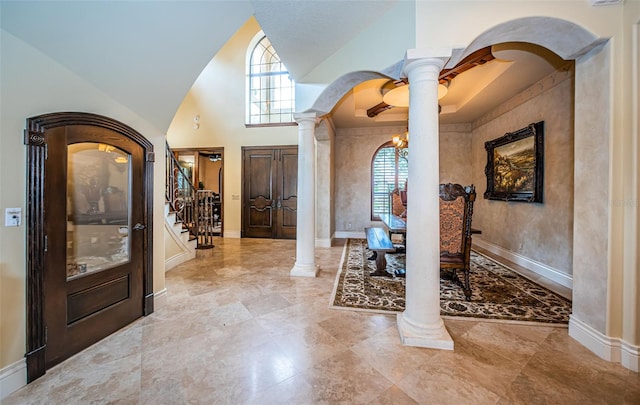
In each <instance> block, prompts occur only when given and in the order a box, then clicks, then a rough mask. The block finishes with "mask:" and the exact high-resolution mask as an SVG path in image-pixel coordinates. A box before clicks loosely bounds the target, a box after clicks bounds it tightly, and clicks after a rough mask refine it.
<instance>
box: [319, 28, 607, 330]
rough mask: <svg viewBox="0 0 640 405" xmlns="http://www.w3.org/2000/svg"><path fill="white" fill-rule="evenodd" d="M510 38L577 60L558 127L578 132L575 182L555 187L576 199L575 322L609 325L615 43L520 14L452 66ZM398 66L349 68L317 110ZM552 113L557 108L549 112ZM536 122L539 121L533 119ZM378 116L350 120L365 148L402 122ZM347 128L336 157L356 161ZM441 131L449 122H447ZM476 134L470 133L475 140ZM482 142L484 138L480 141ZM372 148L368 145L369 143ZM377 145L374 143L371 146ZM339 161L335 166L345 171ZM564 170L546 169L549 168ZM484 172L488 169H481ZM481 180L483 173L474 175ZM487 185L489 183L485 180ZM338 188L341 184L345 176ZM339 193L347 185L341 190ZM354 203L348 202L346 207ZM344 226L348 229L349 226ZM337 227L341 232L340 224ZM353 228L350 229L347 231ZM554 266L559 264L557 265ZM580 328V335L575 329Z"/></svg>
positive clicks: (572, 232)
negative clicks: (368, 121) (568, 104)
mask: <svg viewBox="0 0 640 405" xmlns="http://www.w3.org/2000/svg"><path fill="white" fill-rule="evenodd" d="M553 32H559V33H560V32H561V33H562V35H550V33H553ZM504 43H526V44H532V45H534V46H538V47H541V48H544V49H546V50H548V51H550V52H553V53H555V54H556V55H558V56H560V57H561V58H562V59H564V60H566V61H574V62H575V77H574V80H573V83H571V84H570V87H571V88H570V97H571V98H572V100H573V102H574V106H573V107H572V108H570V111H569V113H570V115H571V120H570V121H569V123H570V125H569V126H568V127H565V128H562V129H559V131H571V132H572V133H573V134H575V139H573V138H572V140H571V144H570V145H569V146H568V147H569V148H570V149H572V153H573V160H572V165H571V166H570V171H571V172H572V174H573V175H574V179H573V186H572V187H566V188H565V190H561V188H562V183H558V187H557V189H556V190H555V191H556V192H558V193H564V194H563V196H561V198H563V197H564V198H565V199H566V200H568V201H571V202H573V201H575V202H576V204H575V208H574V207H571V217H570V218H569V220H568V221H567V223H566V225H565V226H566V227H570V229H568V230H567V231H568V232H565V235H567V236H566V239H567V240H566V242H568V246H569V248H570V249H572V251H571V252H570V253H569V254H568V257H566V258H565V259H567V260H568V263H569V266H570V269H571V271H572V274H569V275H568V276H566V277H564V278H565V279H566V280H567V281H568V283H569V285H571V286H572V288H573V317H574V319H573V321H574V323H573V325H574V326H575V325H577V323H575V320H576V319H581V320H584V321H585V322H586V323H587V324H588V325H589V327H591V328H594V329H595V330H597V331H599V332H601V333H605V332H606V321H607V308H608V305H607V300H608V298H607V297H608V292H607V286H608V283H609V279H608V277H609V276H608V268H609V265H608V258H609V252H608V246H609V241H608V238H607V235H608V234H609V226H610V225H609V214H608V202H609V199H610V197H609V194H610V184H609V179H608V173H609V172H610V166H611V162H610V151H609V143H610V136H611V133H610V128H609V127H610V125H609V122H610V117H611V111H610V108H611V107H610V87H611V83H610V80H611V79H610V77H609V76H610V73H609V59H610V53H611V51H610V46H609V44H608V42H607V41H606V40H604V39H601V38H598V37H596V36H595V35H593V34H592V33H590V32H588V31H587V30H585V29H584V28H582V27H580V26H578V25H576V24H573V23H571V22H568V21H564V20H560V19H556V18H547V17H531V18H523V19H518V20H513V21H509V22H506V23H504V24H501V25H498V26H496V27H493V28H491V29H489V30H488V31H486V32H485V33H483V34H481V35H480V36H478V38H476V39H475V40H474V41H473V42H472V43H471V44H470V45H469V46H468V47H467V48H465V49H464V50H462V51H458V52H454V57H452V58H451V60H450V61H449V62H448V63H447V64H446V65H445V68H452V67H454V66H456V64H457V63H458V62H459V61H461V60H463V59H464V58H466V57H467V56H469V55H471V54H473V53H474V52H476V51H478V50H479V49H482V48H484V47H488V46H494V45H498V44H504ZM394 73H396V75H394V74H387V75H385V74H382V73H375V72H354V73H352V74H350V75H345V76H343V77H341V78H340V79H338V80H336V81H335V82H334V83H332V84H331V85H330V86H329V87H328V88H327V89H326V90H325V92H323V93H322V94H321V95H320V97H319V98H318V100H316V102H315V103H314V105H313V108H312V110H314V111H316V112H318V113H321V114H322V113H329V112H331V111H332V110H333V108H334V106H336V105H337V104H338V103H339V102H338V100H337V99H340V100H344V98H340V97H342V95H345V94H347V93H348V92H349V90H351V89H352V88H353V87H354V85H355V84H358V83H362V82H363V81H365V80H369V79H371V78H382V77H385V76H386V77H393V78H396V79H397V78H398V77H399V75H397V71H395V72H394ZM549 113H550V114H552V112H549ZM532 122H533V121H532ZM386 125H387V126H385V124H382V123H378V124H377V125H371V127H370V128H366V132H368V134H366V135H365V134H363V133H362V132H363V131H362V130H360V129H356V128H349V129H348V131H347V132H349V133H351V134H353V135H354V137H355V138H354V142H356V143H358V144H359V145H360V149H361V150H364V149H366V148H364V147H363V143H359V142H360V138H358V137H361V138H362V139H363V140H364V139H365V137H366V138H367V139H369V140H370V141H371V142H374V139H379V143H378V144H377V145H376V146H379V145H380V144H382V143H383V142H385V141H387V140H388V139H389V134H390V133H392V132H393V131H396V132H397V131H400V130H401V129H398V128H392V126H396V127H397V126H398V123H397V122H394V123H392V124H386ZM518 128H519V126H517V125H516V124H513V128H512V130H517V129H518ZM450 130H451V132H465V131H466V132H473V131H472V128H462V127H461V126H458V127H455V128H450ZM340 134H341V129H340V127H339V126H337V141H336V160H337V161H344V160H348V161H349V166H348V167H349V169H351V168H352V166H353V164H352V162H353V159H352V158H353V148H351V147H349V146H347V145H346V142H345V143H344V144H343V143H341V142H340ZM500 135H503V133H501V132H496V133H493V134H490V135H487V136H491V137H494V138H496V137H498V136H500ZM441 139H442V130H441ZM469 142H471V141H469ZM480 148H482V145H480ZM365 152H366V151H365ZM369 152H370V151H369ZM485 162H486V161H482V162H479V163H476V166H478V167H474V168H473V169H474V171H475V172H476V173H477V172H478V170H479V171H480V176H484V173H482V169H483V168H484V165H485ZM339 171H340V170H339V169H336V173H338V176H339ZM350 175H351V176H353V177H356V178H359V176H358V173H355V172H353V171H350ZM551 175H557V173H556V174H554V173H549V172H547V176H551ZM481 178H482V177H481ZM471 180H472V181H474V182H477V180H476V178H473V179H471ZM478 185H479V186H483V185H484V184H478ZM337 186H338V188H339V187H340V184H339V183H338V185H337ZM336 195H340V191H337V192H336ZM341 209H345V207H342V206H341V205H340V201H337V203H336V212H337V213H336V221H335V226H336V230H337V231H340V230H341V227H342V226H343V225H345V224H343V223H341V221H342V222H345V223H346V221H345V220H343V219H342V218H341V217H340V215H339V213H340V210H341ZM347 211H348V209H347ZM348 225H350V228H352V229H357V227H358V226H359V224H352V223H349V224H348ZM344 230H345V231H346V230H347V229H344ZM337 233H338V232H337ZM345 234H346V232H345ZM551 270H553V269H551ZM572 336H573V335H572Z"/></svg>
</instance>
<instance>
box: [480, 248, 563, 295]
mask: <svg viewBox="0 0 640 405" xmlns="http://www.w3.org/2000/svg"><path fill="white" fill-rule="evenodd" d="M473 244H474V245H476V246H478V247H480V248H483V249H486V250H488V251H489V252H491V253H493V254H495V255H498V256H500V257H502V258H505V259H507V260H509V261H511V262H513V263H515V264H517V265H518V266H522V267H524V268H525V269H527V270H530V271H532V272H534V273H536V274H539V275H541V276H542V277H545V278H548V279H549V280H552V281H554V282H556V283H558V284H560V285H563V286H565V287H567V288H573V277H572V276H571V275H569V274H566V273H564V272H562V271H560V270H558V269H554V268H553V267H550V266H547V265H546V264H543V263H540V262H537V261H535V260H531V259H529V258H528V257H525V256H522V255H520V254H518V253H515V252H512V251H510V250H507V249H504V248H502V247H500V246H498V245H494V244H493V243H491V242H487V241H485V240H483V239H482V238H478V237H475V238H473Z"/></svg>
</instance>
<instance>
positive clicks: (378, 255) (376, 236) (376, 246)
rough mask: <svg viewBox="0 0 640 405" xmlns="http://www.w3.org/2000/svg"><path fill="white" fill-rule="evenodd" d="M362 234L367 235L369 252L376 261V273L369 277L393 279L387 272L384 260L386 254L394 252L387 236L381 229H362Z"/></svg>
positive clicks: (393, 247)
mask: <svg viewBox="0 0 640 405" xmlns="http://www.w3.org/2000/svg"><path fill="white" fill-rule="evenodd" d="M364 232H365V234H366V235H367V246H368V248H369V250H371V251H372V252H374V255H375V260H376V271H374V272H373V273H370V275H371V276H385V277H393V274H391V273H389V272H387V259H386V258H385V254H386V253H389V252H395V251H396V248H395V246H393V243H391V239H389V235H388V234H387V232H386V231H385V230H384V229H382V228H364Z"/></svg>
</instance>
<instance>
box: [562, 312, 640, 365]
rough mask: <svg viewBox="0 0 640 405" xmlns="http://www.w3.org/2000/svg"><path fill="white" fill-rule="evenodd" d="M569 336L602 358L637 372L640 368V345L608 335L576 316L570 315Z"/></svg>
mask: <svg viewBox="0 0 640 405" xmlns="http://www.w3.org/2000/svg"><path fill="white" fill-rule="evenodd" d="M569 336H571V337H572V338H574V339H575V340H577V341H578V342H579V343H580V344H582V345H583V346H585V347H586V348H587V349H589V350H591V351H592V352H593V353H595V354H596V355H597V356H598V357H600V358H601V359H604V360H607V361H611V362H615V363H620V364H622V366H623V367H625V368H628V369H629V370H632V371H635V372H636V373H637V372H638V371H639V368H640V346H636V345H632V344H630V343H627V342H625V341H624V340H622V339H619V338H613V337H610V336H607V335H605V334H603V333H601V332H599V331H597V330H595V329H593V328H592V327H591V326H589V325H587V324H586V323H584V322H582V321H580V320H579V319H577V318H576V317H575V316H573V315H571V316H570V317H569Z"/></svg>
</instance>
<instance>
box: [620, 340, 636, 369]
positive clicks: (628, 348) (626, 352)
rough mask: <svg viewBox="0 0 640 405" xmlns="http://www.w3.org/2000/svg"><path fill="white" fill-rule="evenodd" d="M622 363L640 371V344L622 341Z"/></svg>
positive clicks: (625, 366)
mask: <svg viewBox="0 0 640 405" xmlns="http://www.w3.org/2000/svg"><path fill="white" fill-rule="evenodd" d="M620 364H622V366H623V367H624V368H628V369H629V370H631V371H635V372H636V373H640V346H637V345H632V344H630V343H627V342H625V341H624V340H623V341H622V342H620Z"/></svg>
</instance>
